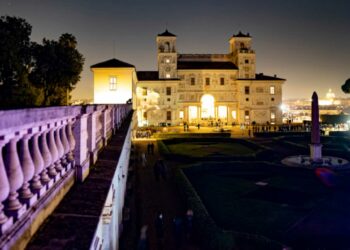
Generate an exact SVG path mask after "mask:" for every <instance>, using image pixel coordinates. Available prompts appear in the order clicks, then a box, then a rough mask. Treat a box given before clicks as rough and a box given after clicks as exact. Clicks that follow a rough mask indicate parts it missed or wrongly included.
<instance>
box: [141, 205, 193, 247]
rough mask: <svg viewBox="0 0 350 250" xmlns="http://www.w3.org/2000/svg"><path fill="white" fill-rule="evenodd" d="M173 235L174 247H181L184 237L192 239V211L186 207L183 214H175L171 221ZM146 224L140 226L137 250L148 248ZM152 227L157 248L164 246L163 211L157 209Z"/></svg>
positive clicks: (188, 239)
mask: <svg viewBox="0 0 350 250" xmlns="http://www.w3.org/2000/svg"><path fill="white" fill-rule="evenodd" d="M172 224H173V228H172V231H173V237H174V242H175V247H176V249H181V247H182V244H183V241H184V237H186V240H187V241H191V240H192V234H193V211H192V210H191V209H188V210H187V212H186V214H185V216H184V217H182V216H175V217H174V219H173V221H172ZM147 229H148V226H147V225H144V226H143V227H142V228H141V234H140V240H139V244H138V250H149V249H150V248H149V241H148V233H147ZM154 229H155V234H156V237H157V245H158V249H163V248H164V243H165V242H164V232H165V231H166V227H165V223H164V215H163V212H161V211H159V212H158V213H157V215H156V218H155V220H154Z"/></svg>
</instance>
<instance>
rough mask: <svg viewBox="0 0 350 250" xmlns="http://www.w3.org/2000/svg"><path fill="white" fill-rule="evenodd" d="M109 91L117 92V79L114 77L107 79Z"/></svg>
mask: <svg viewBox="0 0 350 250" xmlns="http://www.w3.org/2000/svg"><path fill="white" fill-rule="evenodd" d="M109 90H117V77H116V76H110V77H109Z"/></svg>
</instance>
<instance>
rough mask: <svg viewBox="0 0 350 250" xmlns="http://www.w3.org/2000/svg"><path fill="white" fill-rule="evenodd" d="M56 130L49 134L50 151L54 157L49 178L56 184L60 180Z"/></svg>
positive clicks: (51, 130)
mask: <svg viewBox="0 0 350 250" xmlns="http://www.w3.org/2000/svg"><path fill="white" fill-rule="evenodd" d="M54 133H55V129H54V128H51V129H50V130H49V132H48V146H49V150H50V154H51V157H52V162H51V165H50V166H49V176H50V178H52V179H53V180H54V182H56V181H57V180H58V179H59V176H58V174H57V171H56V170H58V171H59V169H58V168H56V166H57V163H56V162H57V160H58V152H57V147H56V142H55V135H54Z"/></svg>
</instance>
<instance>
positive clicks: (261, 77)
mask: <svg viewBox="0 0 350 250" xmlns="http://www.w3.org/2000/svg"><path fill="white" fill-rule="evenodd" d="M237 80H247V81H250V80H258V81H273V80H275V81H285V80H286V79H283V78H279V77H277V76H276V75H275V76H267V75H264V74H263V73H259V74H255V79H249V78H248V79H247V78H240V79H237Z"/></svg>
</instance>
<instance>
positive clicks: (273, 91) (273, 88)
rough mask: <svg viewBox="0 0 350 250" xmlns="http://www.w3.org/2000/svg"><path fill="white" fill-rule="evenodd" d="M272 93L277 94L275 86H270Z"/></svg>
mask: <svg viewBox="0 0 350 250" xmlns="http://www.w3.org/2000/svg"><path fill="white" fill-rule="evenodd" d="M270 94H271V95H274V94H275V86H270Z"/></svg>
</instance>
